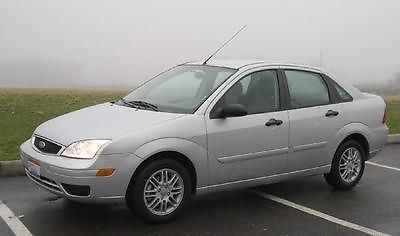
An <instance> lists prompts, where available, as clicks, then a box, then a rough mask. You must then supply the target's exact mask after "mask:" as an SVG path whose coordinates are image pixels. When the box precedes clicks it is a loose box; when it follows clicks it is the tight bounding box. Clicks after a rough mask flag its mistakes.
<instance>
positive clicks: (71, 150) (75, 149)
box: [61, 140, 110, 159]
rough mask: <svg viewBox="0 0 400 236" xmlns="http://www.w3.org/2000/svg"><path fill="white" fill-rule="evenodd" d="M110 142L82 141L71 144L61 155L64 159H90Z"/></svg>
mask: <svg viewBox="0 0 400 236" xmlns="http://www.w3.org/2000/svg"><path fill="white" fill-rule="evenodd" d="M108 141H110V140H83V141H78V142H75V143H72V144H71V145H69V146H68V147H67V148H66V149H65V150H64V151H63V153H62V154H61V155H62V156H65V157H72V158H82V159H91V158H93V157H94V156H95V155H96V153H97V151H99V149H100V148H101V147H102V146H103V145H104V144H105V143H106V142H108Z"/></svg>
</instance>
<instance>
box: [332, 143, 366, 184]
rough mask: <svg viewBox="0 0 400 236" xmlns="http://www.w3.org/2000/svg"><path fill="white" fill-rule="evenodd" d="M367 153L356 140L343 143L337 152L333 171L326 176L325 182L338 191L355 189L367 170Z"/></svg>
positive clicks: (333, 162)
mask: <svg viewBox="0 0 400 236" xmlns="http://www.w3.org/2000/svg"><path fill="white" fill-rule="evenodd" d="M365 157H366V156H365V153H364V149H363V148H362V146H361V145H360V144H359V143H358V142H357V141H355V140H349V141H346V142H344V143H342V144H341V145H340V146H339V148H338V149H337V150H336V153H335V156H334V158H333V161H332V166H331V171H330V172H329V173H328V174H325V175H324V177H325V180H326V182H328V184H330V185H331V186H333V187H334V188H336V189H339V190H348V189H351V188H353V187H354V186H355V185H356V184H357V183H358V182H359V181H360V179H361V177H362V175H363V173H364V168H365V159H366V158H365Z"/></svg>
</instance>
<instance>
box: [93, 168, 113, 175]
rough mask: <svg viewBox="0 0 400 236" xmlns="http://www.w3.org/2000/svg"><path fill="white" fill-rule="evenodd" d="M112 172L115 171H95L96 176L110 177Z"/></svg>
mask: <svg viewBox="0 0 400 236" xmlns="http://www.w3.org/2000/svg"><path fill="white" fill-rule="evenodd" d="M114 171H115V169H100V170H98V171H97V173H96V176H110V175H112V174H113V173H114Z"/></svg>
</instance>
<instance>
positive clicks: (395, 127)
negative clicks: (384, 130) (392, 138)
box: [385, 95, 400, 134]
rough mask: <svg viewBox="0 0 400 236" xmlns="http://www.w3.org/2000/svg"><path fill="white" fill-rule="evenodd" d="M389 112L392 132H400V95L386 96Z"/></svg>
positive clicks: (389, 123)
mask: <svg viewBox="0 0 400 236" xmlns="http://www.w3.org/2000/svg"><path fill="white" fill-rule="evenodd" d="M385 100H386V104H387V112H388V121H387V123H388V126H389V129H390V133H392V134H398V133H400V95H398V96H387V97H385Z"/></svg>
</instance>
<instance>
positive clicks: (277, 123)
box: [265, 118, 283, 126]
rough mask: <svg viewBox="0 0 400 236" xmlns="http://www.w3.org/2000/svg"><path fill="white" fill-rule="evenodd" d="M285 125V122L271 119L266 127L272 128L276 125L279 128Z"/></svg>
mask: <svg viewBox="0 0 400 236" xmlns="http://www.w3.org/2000/svg"><path fill="white" fill-rule="evenodd" d="M282 123H283V121H281V120H276V119H274V118H272V119H270V120H269V121H267V123H265V126H272V125H276V126H279V125H281V124H282Z"/></svg>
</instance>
